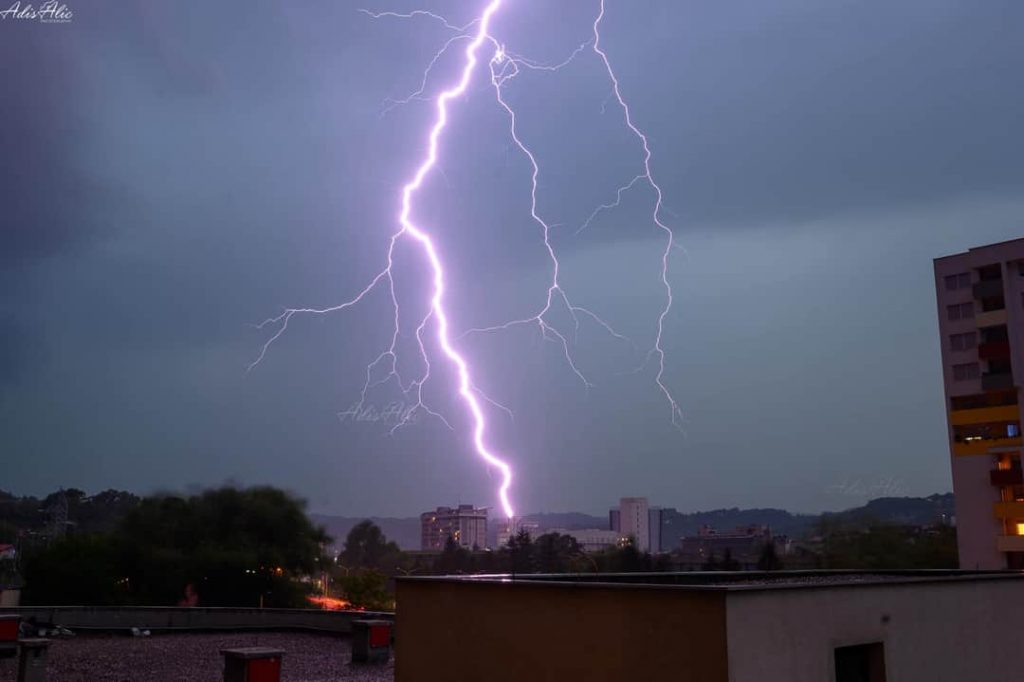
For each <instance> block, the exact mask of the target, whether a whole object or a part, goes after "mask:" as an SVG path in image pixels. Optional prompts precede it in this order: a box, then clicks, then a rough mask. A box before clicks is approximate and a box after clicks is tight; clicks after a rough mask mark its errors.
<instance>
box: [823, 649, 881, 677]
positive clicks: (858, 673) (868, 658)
mask: <svg viewBox="0 0 1024 682" xmlns="http://www.w3.org/2000/svg"><path fill="white" fill-rule="evenodd" d="M835 662H836V682H885V645H884V644H882V642H872V643H871V644H858V645H857V646H841V647H836V650H835Z"/></svg>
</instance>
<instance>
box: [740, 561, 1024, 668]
mask: <svg viewBox="0 0 1024 682" xmlns="http://www.w3.org/2000/svg"><path fill="white" fill-rule="evenodd" d="M1022 609H1024V583H1022V582H1021V581H1020V580H978V581H951V582H944V583H927V584H910V585H891V584H890V585H878V586H874V585H860V586H849V587H831V588H810V589H807V588H804V589H775V590H761V591H752V592H743V591H737V592H730V593H729V597H728V599H727V614H728V615H727V620H728V638H729V645H728V659H729V680H730V681H731V682H825V681H828V680H834V679H835V676H834V675H835V673H834V670H833V666H834V662H833V661H834V658H833V656H834V654H833V650H834V649H835V647H838V646H847V645H852V644H866V643H869V642H883V643H884V645H885V666H886V673H887V677H886V680H887V682H922V681H923V680H927V681H928V682H974V681H975V680H977V681H979V682H981V681H982V680H983V681H984V682H1018V681H1019V680H1021V679H1022V676H1024V672H1022V671H1024V647H1022V646H1021V623H1020V616H1019V614H1020V613H1021V610H1022Z"/></svg>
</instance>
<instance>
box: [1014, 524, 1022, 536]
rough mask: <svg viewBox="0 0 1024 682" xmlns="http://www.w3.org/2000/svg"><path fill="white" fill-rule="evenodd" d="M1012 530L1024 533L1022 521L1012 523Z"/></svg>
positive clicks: (1019, 533) (1018, 533) (1020, 533)
mask: <svg viewBox="0 0 1024 682" xmlns="http://www.w3.org/2000/svg"><path fill="white" fill-rule="evenodd" d="M1014 530H1016V531H1017V535H1024V523H1021V522H1019V521H1018V522H1017V523H1016V524H1014Z"/></svg>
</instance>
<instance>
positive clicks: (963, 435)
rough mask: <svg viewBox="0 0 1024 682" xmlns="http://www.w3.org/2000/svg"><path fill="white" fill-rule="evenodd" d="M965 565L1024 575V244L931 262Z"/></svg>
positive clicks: (1021, 241)
mask: <svg viewBox="0 0 1024 682" xmlns="http://www.w3.org/2000/svg"><path fill="white" fill-rule="evenodd" d="M935 290H936V292H937V296H936V298H937V299H938V312H939V333H940V340H941V346H942V375H943V381H944V384H945V389H946V391H945V392H946V414H947V417H948V430H949V433H948V435H949V443H950V457H951V460H952V470H953V493H954V495H955V498H956V525H957V543H958V550H959V554H960V567H961V568H965V569H974V568H981V569H1001V568H1024V478H1022V475H1021V445H1022V443H1021V431H1020V428H1021V419H1020V386H1021V384H1022V379H1024V239H1017V240H1014V241H1010V242H1002V243H999V244H992V245H989V246H982V247H978V248H973V249H970V250H969V251H967V252H966V253H959V254H955V255H952V256H946V257H944V258H937V259H935Z"/></svg>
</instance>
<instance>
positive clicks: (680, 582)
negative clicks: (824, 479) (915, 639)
mask: <svg viewBox="0 0 1024 682" xmlns="http://www.w3.org/2000/svg"><path fill="white" fill-rule="evenodd" d="M397 580H398V581H399V582H446V583H465V584H469V583H478V584H489V585H515V584H521V585H531V586H534V585H535V586H548V587H562V588H565V587H572V588H576V587H580V588H587V587H600V588H605V589H608V588H612V589H656V590H665V589H670V590H691V591H712V592H735V591H750V590H769V589H816V588H835V587H860V586H866V585H874V586H876V587H877V586H880V585H903V584H910V583H914V584H916V583H937V582H938V583H955V582H972V581H982V580H1024V571H959V570H949V569H935V570H891V571H853V570H850V571H847V570H833V571H767V572H754V571H684V572H674V573H564V574H549V573H530V574H516V575H512V574H500V575H441V576H408V577H399V578H398V579H397Z"/></svg>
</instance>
